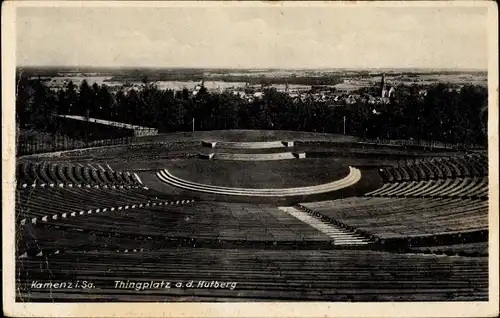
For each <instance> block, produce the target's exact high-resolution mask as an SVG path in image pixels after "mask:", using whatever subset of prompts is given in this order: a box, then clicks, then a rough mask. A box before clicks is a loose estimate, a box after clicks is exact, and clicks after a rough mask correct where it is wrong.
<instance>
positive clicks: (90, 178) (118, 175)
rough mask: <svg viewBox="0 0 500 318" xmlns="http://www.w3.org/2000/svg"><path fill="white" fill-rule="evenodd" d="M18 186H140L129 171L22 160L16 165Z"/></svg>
mask: <svg viewBox="0 0 500 318" xmlns="http://www.w3.org/2000/svg"><path fill="white" fill-rule="evenodd" d="M16 172H17V180H18V186H19V187H23V188H26V187H36V186H41V187H46V186H60V187H64V186H70V187H72V186H75V187H82V186H84V187H96V188H99V187H105V188H106V187H121V188H123V187H134V188H138V187H142V184H141V182H140V180H139V179H138V178H137V177H136V176H135V175H134V174H132V173H130V172H121V171H114V170H108V169H104V168H103V169H97V168H95V167H90V166H84V165H81V164H80V165H68V164H62V163H48V162H40V163H33V162H23V163H19V164H18V166H17V167H16Z"/></svg>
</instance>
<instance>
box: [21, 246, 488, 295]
mask: <svg viewBox="0 0 500 318" xmlns="http://www.w3.org/2000/svg"><path fill="white" fill-rule="evenodd" d="M16 266H17V268H18V270H17V271H16V273H17V274H16V275H17V277H16V278H17V280H16V281H17V286H16V287H17V288H16V292H17V295H16V297H17V299H19V300H18V301H39V302H53V301H56V302H57V301H72V302H74V301H75V300H82V301H83V300H86V301H96V302H97V301H149V302H151V301H160V302H164V301H193V300H197V301H200V300H204V301H250V300H253V301H255V300H268V301H273V300H287V301H300V300H309V301H314V300H317V301H321V300H324V301H396V300H405V301H430V300H432V301H440V300H441V301H450V300H462V301H467V300H469V301H471V300H476V301H477V300H487V299H488V258H487V257H450V256H435V255H419V254H396V253H386V252H376V251H365V250H272V249H237V248H232V249H213V248H187V247H176V248H168V249H162V250H155V251H150V252H146V251H144V252H136V253H117V252H109V251H103V252H100V251H96V252H88V253H80V252H71V251H69V252H65V253H61V254H58V255H48V256H46V255H40V256H38V257H33V258H27V259H19V260H17V264H16ZM138 269H139V270H138ZM416 269H418V270H416ZM49 278H50V279H49ZM34 280H35V281H38V282H50V281H52V282H61V281H77V280H78V281H80V282H82V281H90V282H93V283H94V284H95V288H91V289H78V288H77V289H75V288H73V289H69V288H52V289H51V288H48V287H45V288H43V287H42V288H40V289H37V290H36V291H34V290H33V289H32V288H31V285H32V283H33V281H34ZM192 280H194V282H193V284H194V287H195V288H175V287H174V284H173V283H172V286H169V287H171V288H154V287H155V286H149V287H148V286H144V285H143V287H144V289H143V290H141V288H140V291H139V292H138V291H136V290H135V289H134V288H135V287H136V286H129V285H127V286H125V284H124V285H123V286H121V285H120V286H118V288H117V287H116V281H123V282H127V281H130V282H139V281H140V282H146V281H147V282H150V281H157V282H161V281H167V282H183V283H187V282H189V281H192ZM203 281H204V282H207V283H208V284H210V282H212V281H214V282H215V281H217V282H218V284H220V283H221V282H231V284H230V286H229V287H225V288H220V285H219V288H197V287H198V284H199V283H200V282H203ZM232 283H234V284H232ZM73 287H74V286H73ZM165 287H166V286H165Z"/></svg>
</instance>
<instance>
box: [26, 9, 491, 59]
mask: <svg viewBox="0 0 500 318" xmlns="http://www.w3.org/2000/svg"><path fill="white" fill-rule="evenodd" d="M485 17H486V15H485V11H484V10H479V9H474V8H472V9H470V10H469V9H466V8H446V7H445V8H441V10H437V9H435V8H425V7H419V8H367V7H344V8H328V7H314V6H311V7H286V6H285V7H282V6H275V7H272V8H262V7H260V8H259V7H230V6H225V7H218V8H204V7H191V8H188V7H184V8H183V7H177V8H113V9H110V8H23V9H22V10H19V14H18V25H17V26H18V36H17V57H18V64H20V65H94V66H122V65H125V66H127V65H128V66H185V67H197V66H198V67H328V68H330V67H471V68H474V67H477V68H485V67H486V64H487V56H486V49H487V28H486V25H485V21H486V19H485ZM464 19H465V21H467V23H466V24H465V23H462V22H463V21H464Z"/></svg>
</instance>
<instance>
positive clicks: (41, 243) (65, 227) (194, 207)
mask: <svg viewBox="0 0 500 318" xmlns="http://www.w3.org/2000/svg"><path fill="white" fill-rule="evenodd" d="M154 202H155V204H156V203H157V202H158V201H157V200H156V201H154ZM182 202H184V200H183V201H182ZM186 202H189V200H187V201H186ZM133 203H134V205H132V203H127V204H128V208H125V207H124V206H123V204H122V209H114V210H110V209H107V211H103V210H102V209H101V211H100V212H97V213H96V212H95V211H92V213H87V210H82V211H83V216H81V217H79V214H78V213H77V215H76V216H77V217H69V216H67V217H66V218H58V219H55V220H54V219H49V220H47V221H46V222H45V223H47V225H46V226H44V227H36V226H32V225H30V224H28V225H26V226H24V227H21V228H20V229H19V233H20V234H19V235H18V237H19V238H21V239H23V240H24V242H25V243H23V242H19V244H20V245H23V244H24V245H30V244H31V243H32V242H33V241H34V240H35V239H36V247H39V248H40V249H49V250H55V249H63V250H81V249H83V248H84V250H87V251H89V247H85V244H87V243H89V241H88V239H87V238H84V239H83V241H81V242H78V241H75V240H69V239H68V240H67V241H59V240H58V238H59V237H60V238H61V239H62V238H64V237H69V235H70V234H67V233H66V232H68V233H72V232H75V229H79V230H81V231H85V232H93V233H95V234H96V235H98V236H99V237H102V238H103V239H102V240H100V241H99V240H94V241H93V245H92V248H97V249H99V250H105V249H106V246H105V244H107V242H108V240H107V239H108V238H109V237H121V238H125V237H128V238H130V239H131V240H132V241H134V242H146V243H147V244H149V245H151V244H153V243H154V242H156V243H158V244H159V243H161V240H162V239H165V238H169V239H170V238H175V239H199V240H226V241H240V242H243V241H247V242H326V243H328V242H331V241H332V239H331V238H330V237H329V236H327V235H325V234H323V233H322V232H320V231H318V230H317V229H315V228H313V227H311V226H310V225H308V224H306V223H304V222H302V221H301V220H299V219H297V218H295V217H293V216H291V215H289V214H288V213H286V212H283V211H281V210H279V209H278V208H277V207H275V206H269V205H251V204H239V203H224V204H222V203H216V202H210V203H208V202H197V203H196V204H189V205H182V204H179V205H175V204H174V205H167V204H166V203H165V204H163V202H161V201H160V202H158V204H156V205H153V203H151V204H149V203H148V204H144V205H143V204H140V205H139V204H138V203H137V202H133ZM47 226H50V227H54V226H57V227H58V228H59V229H58V230H54V229H51V230H47ZM147 237H149V239H147ZM99 242H101V243H102V244H101V245H98V243H99ZM79 246H80V247H79ZM157 246H158V245H157ZM123 247H124V248H127V249H133V248H135V249H137V248H139V247H142V248H144V246H137V245H133V246H132V245H124V246H123ZM113 249H114V247H113Z"/></svg>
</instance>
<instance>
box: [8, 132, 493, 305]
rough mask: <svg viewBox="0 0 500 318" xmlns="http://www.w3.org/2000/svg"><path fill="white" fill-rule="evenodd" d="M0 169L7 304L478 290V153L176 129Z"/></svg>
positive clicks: (484, 241) (362, 297)
mask: <svg viewBox="0 0 500 318" xmlns="http://www.w3.org/2000/svg"><path fill="white" fill-rule="evenodd" d="M16 179H17V181H16V182H17V184H16V208H15V212H16V213H15V220H16V243H17V244H16V274H17V277H16V284H17V301H36V302H54V301H56V302H65V301H66V302H68V301H134V302H141V301H154V302H164V301H174V302H175V301H219V302H221V301H223V302H228V301H291V300H292V301H293V300H308V301H409V300H415V301H423V300H425V301H429V300H430V301H443V300H488V190H489V189H488V157H487V154H486V152H484V151H474V152H471V151H455V150H447V149H436V148H434V149H423V148H409V147H407V148H403V147H395V146H383V145H376V144H370V143H363V142H358V141H357V140H355V139H354V138H350V137H349V138H348V137H345V136H336V135H327V134H315V133H300V132H285V131H216V132H196V133H178V134H166V135H157V136H147V137H139V138H136V140H135V141H134V142H133V143H132V144H129V145H124V146H107V147H98V148H88V149H79V150H72V151H63V152H57V153H45V154H39V155H31V156H24V157H19V158H17V164H16ZM161 281H163V282H171V288H154V285H153V284H152V283H153V282H161ZM33 282H36V283H37V284H40V286H39V287H37V288H34V287H33ZM55 282H73V286H62V288H54V287H53V286H52V287H51V284H53V283H55ZM116 282H135V283H138V282H140V283H142V284H143V286H144V284H146V283H148V282H151V286H148V285H146V286H147V288H145V289H141V290H136V289H134V288H133V287H132V288H129V287H130V285H127V284H123V285H124V286H125V287H120V288H117V286H116V285H117V283H116ZM178 282H179V283H182V285H179V286H176V285H175V283H178ZM188 282H193V286H191V285H189V284H188V285H186V283H188ZM200 282H217V283H212V285H211V286H209V287H206V288H201V287H203V283H200ZM229 282H233V283H235V285H232V286H233V287H234V288H223V287H221V286H225V285H223V284H222V283H229ZM198 284H201V285H198ZM89 286H90V288H89ZM198 286H201V287H200V288H198ZM207 286H208V285H207ZM227 286H229V284H228V285H227Z"/></svg>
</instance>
